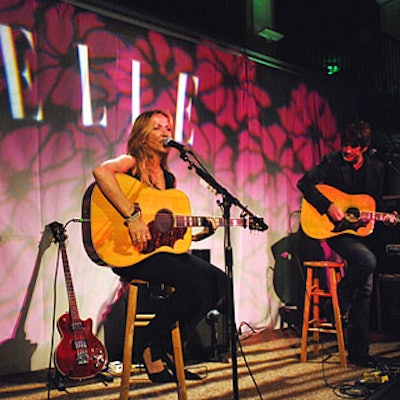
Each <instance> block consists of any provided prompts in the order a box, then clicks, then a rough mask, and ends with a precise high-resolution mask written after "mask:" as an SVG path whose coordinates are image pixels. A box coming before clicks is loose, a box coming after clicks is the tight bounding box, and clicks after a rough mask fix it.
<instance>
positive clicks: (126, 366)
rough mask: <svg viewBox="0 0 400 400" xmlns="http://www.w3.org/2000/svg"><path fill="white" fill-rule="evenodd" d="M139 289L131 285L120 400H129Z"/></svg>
mask: <svg viewBox="0 0 400 400" xmlns="http://www.w3.org/2000/svg"><path fill="white" fill-rule="evenodd" d="M137 295H138V287H137V286H135V285H129V291H128V307H127V309H126V324H125V340H124V356H123V357H124V358H123V362H122V376H121V387H120V396H119V398H120V400H127V399H128V394H129V383H130V377H131V365H132V350H133V334H134V329H135V319H136V309H137Z"/></svg>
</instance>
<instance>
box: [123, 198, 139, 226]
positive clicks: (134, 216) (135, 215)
mask: <svg viewBox="0 0 400 400" xmlns="http://www.w3.org/2000/svg"><path fill="white" fill-rule="evenodd" d="M141 215H142V213H141V210H140V207H139V204H138V203H134V210H133V213H132V214H131V215H130V216H129V217H124V220H125V221H124V225H125V226H128V224H129V222H133V221H136V220H137V219H139V218H140V216H141Z"/></svg>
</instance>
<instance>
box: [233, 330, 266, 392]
mask: <svg viewBox="0 0 400 400" xmlns="http://www.w3.org/2000/svg"><path fill="white" fill-rule="evenodd" d="M246 325H247V326H248V327H249V328H250V329H251V330H252V331H253V332H255V330H254V329H253V328H252V327H251V326H250V325H249V324H247V323H246ZM236 342H237V343H238V344H239V348H240V352H241V354H242V358H243V361H244V363H245V365H246V368H247V371H249V374H250V378H251V380H252V381H253V383H254V387H255V388H256V390H257V393H258V397H259V398H260V400H263V397H262V394H261V391H260V388H259V387H258V385H257V382H256V380H255V378H254V376H253V373H252V372H251V368H250V365H249V363H248V362H247V358H246V353H245V352H244V350H243V346H242V343H241V341H240V340H239V338H238V334H237V332H236Z"/></svg>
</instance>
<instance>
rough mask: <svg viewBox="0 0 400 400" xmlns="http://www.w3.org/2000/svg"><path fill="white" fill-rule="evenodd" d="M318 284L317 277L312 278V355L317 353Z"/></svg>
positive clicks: (318, 322)
mask: <svg viewBox="0 0 400 400" xmlns="http://www.w3.org/2000/svg"><path fill="white" fill-rule="evenodd" d="M319 291H320V286H319V278H314V279H313V286H312V293H313V295H312V301H313V321H314V323H313V326H314V328H315V329H316V330H315V331H313V342H314V343H313V351H314V355H316V356H318V355H319V331H318V328H319V324H320V313H319V305H320V296H319Z"/></svg>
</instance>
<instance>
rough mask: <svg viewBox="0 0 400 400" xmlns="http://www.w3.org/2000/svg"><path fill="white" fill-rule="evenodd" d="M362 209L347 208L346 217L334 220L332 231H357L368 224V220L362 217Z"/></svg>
mask: <svg viewBox="0 0 400 400" xmlns="http://www.w3.org/2000/svg"><path fill="white" fill-rule="evenodd" d="M360 217H361V213H360V210H359V209H358V208H356V207H350V208H348V209H347V210H346V212H345V215H344V218H343V219H342V220H341V221H339V222H333V221H332V223H333V224H334V228H333V229H332V232H344V231H346V230H351V231H354V232H357V231H358V230H359V229H360V228H364V227H366V226H367V223H368V221H363V220H362V219H360Z"/></svg>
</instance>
